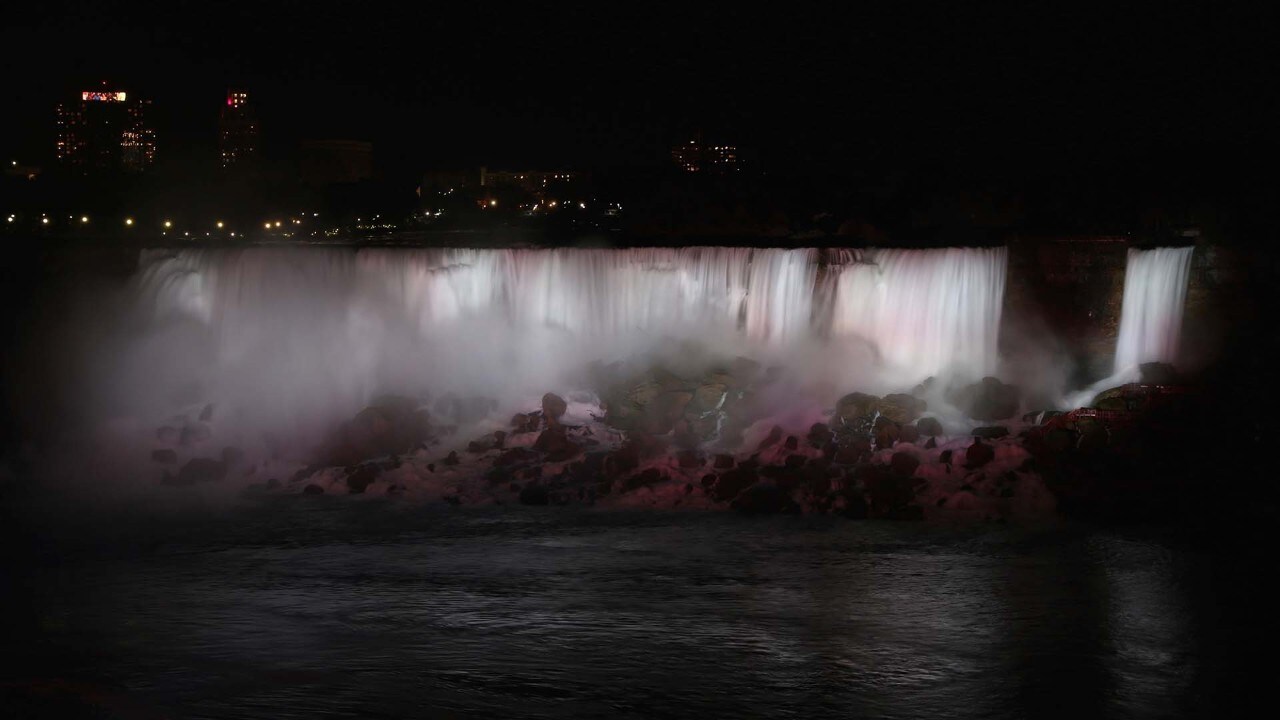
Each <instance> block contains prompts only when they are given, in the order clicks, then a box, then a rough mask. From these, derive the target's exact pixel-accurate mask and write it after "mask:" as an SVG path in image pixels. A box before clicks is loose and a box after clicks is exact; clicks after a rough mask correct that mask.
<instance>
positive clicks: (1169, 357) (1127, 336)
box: [1115, 247, 1195, 374]
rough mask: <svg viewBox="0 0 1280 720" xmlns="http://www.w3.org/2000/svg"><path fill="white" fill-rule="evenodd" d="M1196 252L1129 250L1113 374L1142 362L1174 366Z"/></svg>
mask: <svg viewBox="0 0 1280 720" xmlns="http://www.w3.org/2000/svg"><path fill="white" fill-rule="evenodd" d="M1194 250H1195V248H1192V247H1171V248H1155V249H1154V250H1137V249H1130V250H1129V258H1128V264H1127V266H1126V267H1125V273H1124V304H1123V305H1122V306H1121V307H1122V309H1121V312H1120V337H1119V339H1117V341H1116V362H1115V372H1116V374H1122V373H1125V372H1127V371H1132V370H1135V369H1136V368H1137V367H1138V366H1139V365H1140V364H1142V363H1146V362H1165V363H1170V364H1176V362H1177V359H1178V343H1179V341H1180V340H1181V338H1182V310H1183V306H1184V305H1185V304H1186V299H1187V280H1188V278H1189V276H1190V274H1191V256H1192V253H1193V252H1194Z"/></svg>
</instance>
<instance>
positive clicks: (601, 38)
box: [2, 2, 1273, 177]
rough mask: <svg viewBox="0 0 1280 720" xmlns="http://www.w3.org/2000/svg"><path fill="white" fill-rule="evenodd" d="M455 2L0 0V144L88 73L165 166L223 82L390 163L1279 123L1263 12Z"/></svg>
mask: <svg viewBox="0 0 1280 720" xmlns="http://www.w3.org/2000/svg"><path fill="white" fill-rule="evenodd" d="M466 5H467V6H471V5H474V4H471V3H468V4H466ZM893 5H894V6H895V7H898V5H899V4H893ZM462 6H463V4H448V5H442V4H434V3H417V4H414V5H413V6H412V7H411V8H406V7H399V6H395V5H390V4H388V5H381V4H379V3H340V4H339V3H313V2H276V3H265V2H257V3H243V2H233V3H212V2H168V3H164V4H159V5H155V6H152V7H144V6H143V5H141V4H138V3H129V4H122V5H121V6H119V7H116V6H112V5H111V4H108V3H98V2H94V3H44V4H42V5H40V6H39V7H33V8H27V9H22V8H13V7H11V8H9V9H7V10H6V13H7V14H8V17H7V20H6V23H5V25H6V31H5V34H6V39H5V43H4V50H3V52H4V53H5V55H6V59H5V67H6V68H7V69H8V73H7V76H8V77H7V79H6V81H5V85H6V88H7V96H8V97H9V99H10V101H11V102H10V103H9V104H8V109H7V110H6V112H4V113H3V114H2V116H3V122H4V134H3V137H4V142H5V147H4V151H5V152H6V153H8V154H10V155H14V156H17V157H19V158H21V159H24V160H25V159H28V158H30V159H33V160H34V161H35V162H48V159H49V156H50V155H51V149H52V125H53V106H54V104H55V103H56V102H57V101H58V99H59V98H60V97H70V96H74V95H75V93H76V92H78V90H79V89H81V87H88V86H89V85H90V84H91V83H94V82H95V81H100V80H102V79H106V80H109V81H110V82H111V84H113V85H115V86H119V87H123V88H125V89H128V90H130V91H133V92H137V93H140V94H141V95H143V96H146V97H150V98H152V99H153V100H154V102H155V104H156V108H157V113H156V114H157V124H158V125H159V130H160V135H159V148H160V150H159V151H160V153H161V154H163V155H164V156H166V157H167V158H169V159H170V160H171V161H172V159H173V158H175V157H176V158H183V157H187V156H190V157H201V156H205V155H209V154H210V153H211V152H212V148H213V146H214V144H215V132H216V127H217V112H218V107H219V103H220V101H221V98H222V96H223V93H224V91H225V89H226V87H227V86H228V85H236V86H239V87H244V88H246V89H248V90H249V92H250V93H251V94H252V97H253V100H254V101H255V102H256V104H257V105H258V108H259V113H260V116H261V119H262V125H263V132H264V137H265V142H266V143H267V148H268V151H269V152H286V151H287V150H288V149H289V148H291V147H294V146H296V142H297V140H298V139H299V138H304V137H346V138H360V139H369V140H372V141H373V142H374V143H375V151H376V156H377V158H378V163H379V165H380V167H381V168H382V169H383V170H384V171H387V172H399V171H409V172H418V171H420V170H421V169H425V168H430V167H468V166H475V165H480V164H488V165H489V166H491V167H509V168H515V167H530V166H533V167H541V168H557V167H564V168H580V167H610V166H637V165H650V164H655V163H660V162H662V161H663V160H664V159H665V158H666V155H665V151H666V148H668V147H669V146H670V145H671V144H672V143H673V142H676V141H679V140H680V139H682V138H686V137H689V136H690V135H691V134H692V133H693V132H695V131H697V130H701V131H702V132H703V133H704V135H705V136H706V137H707V138H708V139H709V140H723V141H726V142H734V143H736V144H738V145H739V146H741V147H743V148H745V149H748V150H751V151H754V153H755V154H756V156H757V157H758V158H759V160H760V163H761V166H762V167H764V168H766V169H768V170H773V171H778V172H800V171H808V170H812V171H813V172H819V173H828V172H829V173H836V174H839V173H841V172H845V171H847V170H848V169H849V168H853V167H859V168H872V169H875V170H876V171H885V172H888V171H891V170H892V169H894V168H899V167H908V166H920V165H929V164H938V165H941V166H947V167H955V168H967V169H970V170H972V171H973V172H977V173H988V174H993V175H1006V176H1011V177H1017V176H1020V175H1024V174H1036V173H1038V174H1046V173H1048V174H1052V173H1058V172H1067V173H1071V172H1080V173H1085V174H1089V173H1097V174H1107V173H1115V172H1133V170H1134V168H1135V167H1142V168H1147V169H1148V170H1147V171H1148V172H1149V174H1150V175H1151V176H1153V177H1154V176H1167V174H1168V172H1169V171H1170V170H1173V171H1174V172H1177V171H1178V170H1179V169H1181V170H1184V171H1186V172H1188V173H1190V172H1196V173H1202V174H1203V173H1205V172H1214V171H1216V170H1217V169H1220V168H1227V167H1232V166H1234V165H1235V164H1236V163H1237V161H1241V160H1249V161H1252V160H1254V159H1256V157H1257V154H1258V153H1257V149H1258V148H1259V147H1261V146H1262V145H1264V144H1266V143H1265V141H1266V139H1267V137H1268V135H1269V134H1270V133H1271V132H1272V131H1273V127H1272V123H1271V122H1270V121H1269V120H1268V117H1269V115H1268V114H1267V113H1266V112H1264V107H1263V99H1264V98H1265V97H1266V95H1267V94H1269V93H1270V92H1271V91H1272V82H1273V81H1272V79H1271V78H1267V79H1266V80H1265V81H1263V80H1262V78H1265V77H1267V76H1266V73H1265V72H1264V70H1263V63H1264V58H1265V57H1266V56H1267V55H1268V52H1267V49H1268V43H1266V42H1263V41H1262V39H1261V38H1260V37H1257V36H1258V35H1259V33H1260V32H1261V30H1262V28H1263V27H1265V25H1264V23H1263V21H1262V17H1261V15H1258V16H1254V17H1249V16H1247V15H1243V14H1227V13H1225V12H1222V11H1219V10H1216V9H1215V10H1210V9H1209V7H1210V6H1209V4H1204V5H1203V6H1202V7H1200V8H1196V9H1174V8H1173V7H1171V6H1167V5H1166V6H1161V7H1159V9H1158V11H1157V10H1152V11H1149V12H1148V13H1139V12H1136V11H1123V14H1120V12H1119V11H1117V10H1116V9H1115V8H1111V9H1102V10H1097V9H1087V8H1084V7H1082V6H1077V5H1074V4H1072V5H1069V6H1062V7H1060V8H1059V9H1056V10H1045V9H1044V8H1037V9H1034V10H1019V11H1016V12H1004V11H1000V12H997V11H991V10H982V9H979V8H976V7H975V6H974V5H973V4H968V3H966V4H955V5H954V6H953V7H951V8H950V9H946V10H940V9H937V8H929V7H928V6H924V7H913V8H906V7H898V9H892V10H890V9H884V8H881V9H877V10H875V11H863V10H859V11H855V12H848V13H843V14H838V15H833V14H830V13H829V12H825V11H820V10H817V9H805V8H802V7H800V6H797V5H795V4H789V3H773V4H770V5H769V6H768V9H767V10H764V11H751V12H743V11H738V10H733V9H730V8H725V9H723V10H705V9H695V8H692V7H690V6H689V5H683V6H681V5H675V6H658V5H653V4H650V3H643V4H637V5H634V6H628V7H627V8H626V9H619V8H618V7H614V6H613V4H611V3H597V4H593V5H589V6H586V7H568V6H561V5H556V4H526V5H524V6H521V7H519V8H515V9H508V8H501V7H496V6H493V7H487V6H486V7H468V8H467V9H462Z"/></svg>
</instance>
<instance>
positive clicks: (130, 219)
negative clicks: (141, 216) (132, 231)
mask: <svg viewBox="0 0 1280 720" xmlns="http://www.w3.org/2000/svg"><path fill="white" fill-rule="evenodd" d="M124 224H125V225H132V224H133V218H125V219H124Z"/></svg>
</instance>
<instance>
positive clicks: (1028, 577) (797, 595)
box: [0, 497, 1274, 718]
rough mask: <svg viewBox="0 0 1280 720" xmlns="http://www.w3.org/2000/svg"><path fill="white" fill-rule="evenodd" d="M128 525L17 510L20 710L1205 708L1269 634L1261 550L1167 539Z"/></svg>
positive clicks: (1089, 713)
mask: <svg viewBox="0 0 1280 720" xmlns="http://www.w3.org/2000/svg"><path fill="white" fill-rule="evenodd" d="M126 517H127V516H113V517H112V518H110V519H101V518H100V519H98V520H90V519H76V520H74V521H70V522H66V523H63V525H62V526H59V527H45V526H42V524H43V521H41V522H40V523H35V522H32V523H30V525H31V527H25V528H19V529H13V528H10V530H11V535H12V536H13V537H12V538H11V539H10V541H9V542H7V543H6V555H7V556H8V562H7V565H6V573H5V582H6V587H5V592H6V609H5V613H4V630H5V635H4V639H3V643H4V655H5V657H6V658H7V659H8V662H7V663H6V665H8V666H9V669H8V670H5V671H4V682H3V683H2V684H0V701H3V703H4V705H3V707H4V709H5V714H6V715H8V716H17V717H51V716H54V715H55V713H57V714H60V715H61V716H73V717H74V716H83V717H125V718H152V717H217V718H249V717H261V718H315V717H352V718H354V717H476V718H497V717H571V716H574V717H634V718H661V717H703V718H706V717H796V718H811V717H902V718H915V717H1002V718H1003V717H1007V718H1020V717H1045V716H1053V717H1078V718H1090V717H1099V716H1102V717H1170V716H1175V717H1180V716H1213V715H1219V714H1223V713H1225V712H1228V710H1229V709H1230V708H1233V707H1235V706H1237V705H1242V704H1243V703H1245V702H1246V701H1247V699H1249V698H1250V696H1252V695H1253V694H1255V693H1256V692H1257V690H1258V688H1257V687H1256V686H1255V685H1254V684H1253V683H1254V678H1253V677H1252V675H1251V673H1250V668H1252V667H1259V666H1258V665H1255V664H1252V663H1256V662H1257V661H1256V660H1252V659H1250V658H1249V655H1250V653H1252V652H1253V651H1255V650H1256V649H1258V648H1259V647H1267V646H1273V645H1274V643H1273V642H1272V641H1271V639H1270V638H1269V637H1268V636H1267V634H1266V631H1265V630H1264V629H1263V627H1262V625H1260V624H1259V620H1258V618H1259V615H1258V611H1259V610H1260V609H1261V608H1263V607H1269V605H1270V603H1269V602H1267V601H1266V600H1265V599H1264V598H1263V597H1261V596H1260V595H1255V594H1253V593H1252V592H1251V591H1250V583H1251V582H1253V581H1252V580H1250V579H1249V578H1250V577H1259V576H1265V575H1266V574H1269V573H1270V569H1271V564H1270V563H1268V564H1266V565H1265V567H1258V568H1257V570H1256V572H1253V571H1252V570H1251V568H1254V567H1255V566H1254V565H1252V563H1253V561H1252V560H1249V559H1248V558H1247V557H1244V556H1243V555H1242V554H1240V553H1232V554H1230V555H1229V557H1230V558H1231V560H1229V561H1228V560H1224V559H1223V557H1222V555H1221V554H1220V553H1218V552H1216V551H1215V552H1209V551H1203V550H1197V551H1193V550H1190V549H1187V547H1188V546H1187V545H1186V544H1185V543H1184V542H1181V541H1179V542H1173V541H1170V540H1167V539H1161V538H1160V537H1159V536H1157V535H1154V534H1152V533H1135V532H1132V531H1128V532H1125V533H1121V532H1112V531H1100V530H1094V529H1085V528H1079V527H1069V526H1060V527H1053V528H1046V527H1041V528H1035V529H1029V528H1011V527H1007V526H992V525H988V526H979V527H963V528H955V527H939V526H933V525H926V524H888V523H873V522H848V521H837V520H832V519H829V518H744V517H738V516H735V515H732V514H727V513H700V512H699V513H693V512H690V513H662V512H642V513H618V512H604V511H584V510H570V509H556V508H550V509H548V508H492V509H458V508H449V507H440V508H434V507H433V508H422V507H414V506H407V505H398V504H393V503H383V502H374V501H367V502H352V501H350V499H343V498H327V497H323V498H303V497H290V498H276V499H273V500H271V501H269V502H265V503H263V504H249V505H244V506H241V507H237V508H235V509H233V510H219V511H201V512H192V511H187V512H182V513H176V514H173V515H169V516H166V517H165V518H164V519H157V518H155V517H150V518H149V519H145V520H142V519H133V520H127V519H125V518H126ZM1257 587H1259V588H1260V587H1261V586H1257ZM1261 667H1265V665H1263V666H1261Z"/></svg>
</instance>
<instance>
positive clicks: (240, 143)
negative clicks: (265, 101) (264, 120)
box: [218, 90, 258, 169]
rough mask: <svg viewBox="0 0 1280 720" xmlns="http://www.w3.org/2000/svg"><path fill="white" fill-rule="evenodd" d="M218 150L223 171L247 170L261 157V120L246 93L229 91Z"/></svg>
mask: <svg viewBox="0 0 1280 720" xmlns="http://www.w3.org/2000/svg"><path fill="white" fill-rule="evenodd" d="M218 151H219V153H220V154H221V161H222V167H223V169H230V168H235V167H241V168H243V167H245V166H247V165H249V164H251V163H252V162H253V161H254V159H255V158H257V156H258V117H257V114H256V113H255V112H254V111H253V105H251V104H250V103H249V94H248V93H246V92H244V91H243V90H228V91H227V99H226V102H225V103H223V105H222V113H221V114H220V115H219V118H218Z"/></svg>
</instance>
